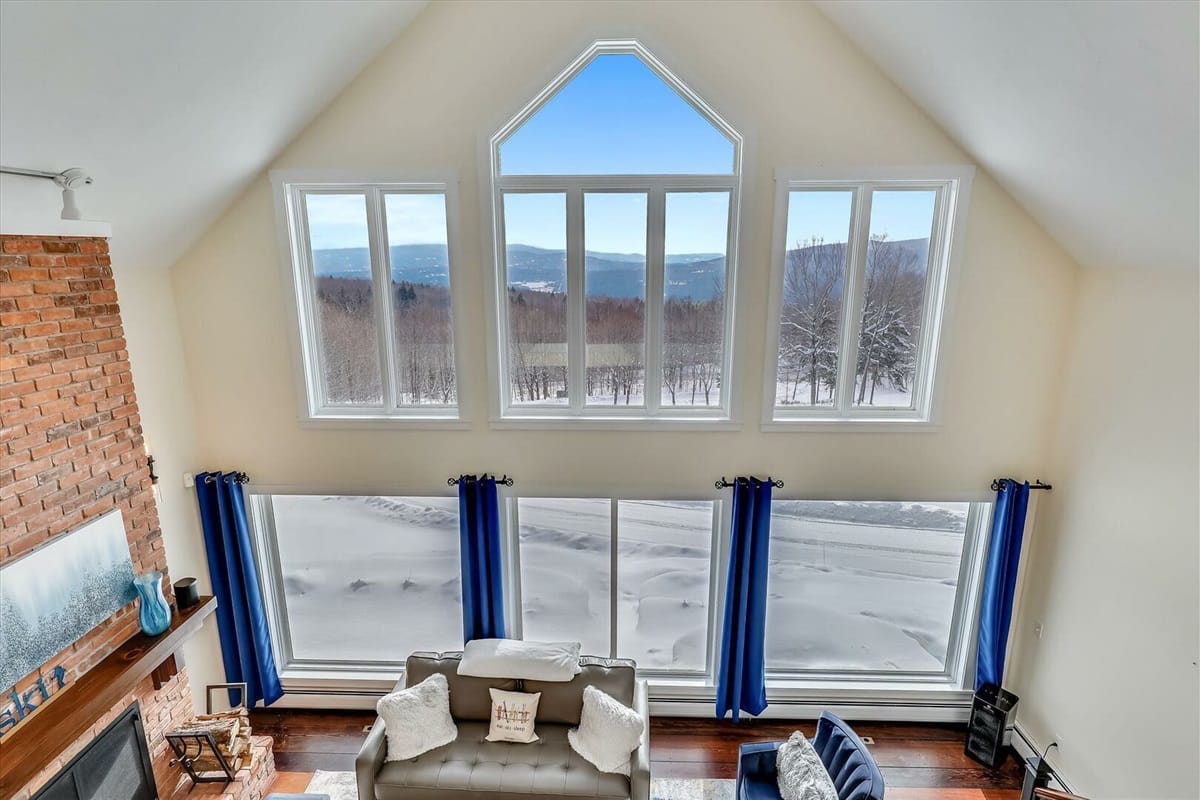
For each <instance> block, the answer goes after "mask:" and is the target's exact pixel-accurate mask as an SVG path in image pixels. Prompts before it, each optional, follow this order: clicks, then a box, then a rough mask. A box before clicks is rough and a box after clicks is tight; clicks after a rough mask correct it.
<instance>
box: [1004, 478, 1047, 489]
mask: <svg viewBox="0 0 1200 800" xmlns="http://www.w3.org/2000/svg"><path fill="white" fill-rule="evenodd" d="M1005 481H1012V482H1013V483H1021V481H1019V480H1017V479H1016V478H996V480H994V481H992V491H993V492H998V491H1000V488H1001V487H1002V486H1004V482H1005ZM1029 488H1030V489H1045V490H1046V491H1050V490H1051V489H1053V488H1054V487H1053V486H1051V485H1050V484H1048V483H1042V481H1041V479H1040V478H1039V479H1036V480H1034V482H1033V483H1031V484H1029Z"/></svg>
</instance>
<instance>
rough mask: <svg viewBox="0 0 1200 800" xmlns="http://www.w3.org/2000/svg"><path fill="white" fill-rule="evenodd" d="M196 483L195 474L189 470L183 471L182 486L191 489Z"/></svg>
mask: <svg viewBox="0 0 1200 800" xmlns="http://www.w3.org/2000/svg"><path fill="white" fill-rule="evenodd" d="M195 485H196V476H195V475H193V474H192V473H190V472H185V473H183V488H185V489H191V488H192V487H193V486H195Z"/></svg>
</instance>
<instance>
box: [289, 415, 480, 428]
mask: <svg viewBox="0 0 1200 800" xmlns="http://www.w3.org/2000/svg"><path fill="white" fill-rule="evenodd" d="M300 427H301V428H309V429H313V430H321V429H332V428H336V429H338V430H347V429H350V430H353V429H356V428H361V429H367V430H379V429H386V428H392V429H401V430H402V429H413V428H417V429H424V430H434V431H465V430H470V429H471V428H472V424H471V422H470V421H469V420H466V419H462V418H461V417H439V416H378V417H371V416H366V415H358V414H346V415H341V416H338V415H327V416H319V417H302V418H301V419H300Z"/></svg>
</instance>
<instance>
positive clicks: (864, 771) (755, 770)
mask: <svg viewBox="0 0 1200 800" xmlns="http://www.w3.org/2000/svg"><path fill="white" fill-rule="evenodd" d="M781 744H783V742H751V743H749V744H744V745H742V746H741V747H740V748H739V749H738V776H737V800H780V798H779V784H778V783H777V781H776V778H775V752H776V751H777V750H778V749H779V745H781ZM813 749H815V750H816V751H817V755H819V756H820V757H821V762H822V763H823V764H824V765H825V769H826V770H828V772H829V777H831V778H833V785H834V786H835V787H836V788H837V791H838V800H883V776H882V775H881V774H879V767H877V766H876V765H875V759H873V758H871V754H870V753H869V752H867V746H866V745H865V744H863V743H862V740H861V739H859V738H858V734H856V733H855V732H854V730H853V729H852V728H851V727H850V726H849V725H847V724H846V723H844V722H842V721H841V720H840V719H838V718H837V717H835V716H834V715H833V714H830V713H829V712H828V711H826V712H825V713H824V714H822V715H821V719H820V720H819V721H818V722H817V738H816V740H815V741H814V742H813Z"/></svg>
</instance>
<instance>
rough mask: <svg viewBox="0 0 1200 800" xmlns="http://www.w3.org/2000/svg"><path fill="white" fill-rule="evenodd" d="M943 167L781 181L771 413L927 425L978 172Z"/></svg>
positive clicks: (797, 418)
mask: <svg viewBox="0 0 1200 800" xmlns="http://www.w3.org/2000/svg"><path fill="white" fill-rule="evenodd" d="M939 172H940V173H941V175H940V176H934V177H929V176H928V175H921V174H920V173H913V174H912V175H911V176H905V177H903V178H889V179H886V180H842V179H838V180H829V181H810V180H794V179H789V178H786V177H781V178H780V179H779V185H778V201H777V202H778V213H777V217H776V218H777V220H779V224H778V228H779V230H777V232H776V236H777V237H778V239H777V242H776V256H775V265H774V269H773V276H772V279H773V283H772V293H773V294H772V296H773V298H774V299H773V302H772V304H771V312H772V316H771V318H770V320H769V326H770V327H769V331H768V359H769V363H768V368H767V376H768V386H767V391H766V399H767V404H768V406H767V408H766V409H765V413H766V418H767V419H769V420H772V421H773V422H783V423H786V422H802V421H818V422H828V421H847V422H853V421H885V422H886V421H911V422H927V421H929V420H930V418H931V415H932V403H933V390H934V377H935V371H936V364H937V354H938V343H939V338H940V329H941V320H942V314H943V309H944V306H945V300H946V285H947V280H948V274H949V267H950V263H951V262H952V260H953V258H952V256H953V253H954V249H955V247H956V246H957V243H958V240H959V239H960V238H961V235H960V234H959V233H958V232H957V224H958V216H959V214H958V211H959V209H961V208H965V206H966V202H967V194H968V191H969V187H970V179H971V171H970V170H969V169H966V170H962V169H959V170H948V169H942V170H939Z"/></svg>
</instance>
